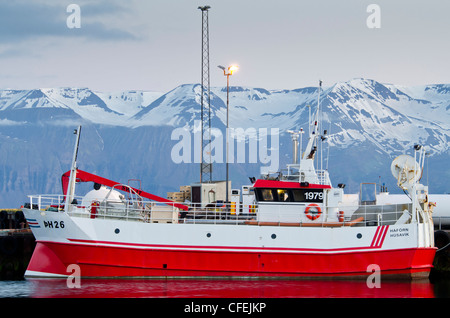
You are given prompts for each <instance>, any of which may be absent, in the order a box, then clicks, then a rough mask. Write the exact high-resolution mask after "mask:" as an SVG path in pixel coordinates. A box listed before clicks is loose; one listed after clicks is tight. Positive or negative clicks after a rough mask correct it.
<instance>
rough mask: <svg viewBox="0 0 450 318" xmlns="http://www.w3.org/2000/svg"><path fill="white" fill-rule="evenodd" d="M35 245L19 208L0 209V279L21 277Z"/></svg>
mask: <svg viewBox="0 0 450 318" xmlns="http://www.w3.org/2000/svg"><path fill="white" fill-rule="evenodd" d="M35 245H36V241H35V238H34V236H33V233H32V232H31V230H30V228H29V227H28V224H27V223H26V220H25V217H24V215H23V212H22V211H21V210H20V209H3V210H1V211H0V280H18V279H23V275H24V273H25V270H26V268H27V266H28V263H29V261H30V259H31V255H32V254H33V250H34V247H35Z"/></svg>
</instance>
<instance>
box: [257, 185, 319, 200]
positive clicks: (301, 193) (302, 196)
mask: <svg viewBox="0 0 450 318" xmlns="http://www.w3.org/2000/svg"><path fill="white" fill-rule="evenodd" d="M323 191H324V190H323V189H276V188H255V196H256V200H257V201H264V202H318V203H323Z"/></svg>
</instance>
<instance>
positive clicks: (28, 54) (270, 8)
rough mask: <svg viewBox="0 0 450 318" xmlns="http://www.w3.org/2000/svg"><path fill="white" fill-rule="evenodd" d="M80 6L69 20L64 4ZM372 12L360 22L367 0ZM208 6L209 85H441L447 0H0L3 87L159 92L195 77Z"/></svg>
mask: <svg viewBox="0 0 450 318" xmlns="http://www.w3.org/2000/svg"><path fill="white" fill-rule="evenodd" d="M71 3H74V4H77V5H79V7H80V9H81V15H80V20H81V27H80V28H73V29H70V28H68V27H67V23H66V20H67V18H68V17H69V16H70V15H71V13H68V12H67V11H66V9H67V6H68V5H69V4H71ZM372 3H375V4H378V5H379V8H380V10H381V15H380V18H381V19H380V26H381V27H380V28H375V29H371V28H368V26H367V23H366V20H367V18H368V17H369V16H370V15H371V13H368V12H367V6H368V5H369V4H372ZM201 5H210V6H211V9H210V11H209V32H210V66H211V71H210V72H211V86H224V85H226V79H225V77H224V76H223V73H221V70H220V69H218V68H217V65H219V64H221V65H225V66H227V65H230V64H232V63H235V64H238V65H239V66H240V69H239V71H238V72H236V73H235V74H234V75H233V76H232V78H231V85H243V86H250V87H263V88H266V89H293V88H299V87H306V86H315V85H317V82H318V80H319V79H321V80H322V81H323V82H324V86H331V85H333V84H334V83H336V82H340V81H347V80H350V79H352V78H355V77H365V78H370V79H374V80H377V81H380V82H387V83H395V84H400V85H421V84H432V83H450V18H449V16H450V1H448V0H428V1H412V0H370V1H366V0H340V1H337V0H322V1H320V0H315V1H312V0H310V1H301V0H276V1H269V0H226V1H225V0H205V1H197V0H196V1H193V0H165V1H164V0H127V1H125V0H122V1H119V0H97V1H92V0H91V1H87V0H69V1H65V0H19V1H17V0H16V1H6V0H0V89H4V88H14V89H30V88H41V87H67V86H75V87H89V88H91V89H93V90H100V91H105V92H106V91H120V90H132V89H136V90H151V91H160V92H167V91H168V90H171V89H173V88H175V87H176V86H178V85H180V84H185V83H198V82H200V79H201V78H200V76H201V74H200V66H201V11H200V10H198V9H197V8H198V6H201Z"/></svg>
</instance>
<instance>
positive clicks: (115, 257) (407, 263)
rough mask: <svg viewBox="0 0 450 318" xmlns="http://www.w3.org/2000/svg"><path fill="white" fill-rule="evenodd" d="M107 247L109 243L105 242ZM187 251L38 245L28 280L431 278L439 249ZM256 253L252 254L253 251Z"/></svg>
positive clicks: (128, 246)
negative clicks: (75, 274) (375, 271)
mask: <svg viewBox="0 0 450 318" xmlns="http://www.w3.org/2000/svg"><path fill="white" fill-rule="evenodd" d="M102 243H104V242H102ZM199 248H203V250H195V248H193V247H190V248H186V247H184V246H166V247H165V246H155V245H141V246H139V247H136V246H135V245H133V246H132V245H131V244H126V243H119V244H118V243H114V244H112V246H104V245H99V244H96V242H95V241H83V242H82V243H81V242H78V243H58V242H38V243H37V245H36V248H35V251H34V254H33V256H32V258H31V260H30V263H29V265H28V269H27V273H26V275H28V276H58V275H65V276H68V275H71V274H72V271H71V270H69V271H68V269H67V268H68V266H69V265H70V264H77V265H78V266H79V268H80V273H79V274H80V275H81V276H82V277H299V278H301V277H337V276H342V277H367V276H368V275H370V274H372V271H371V270H370V269H368V266H369V265H371V264H375V265H378V266H379V268H380V270H381V274H382V275H389V276H392V277H398V276H406V277H413V278H415V277H427V276H428V274H429V272H430V270H431V268H432V263H433V259H434V255H435V251H436V249H435V248H409V249H397V250H367V251H361V250H358V251H339V250H336V251H333V250H326V251H320V250H314V251H312V250H295V251H294V250H292V251H282V250H280V251H273V250H267V251H264V249H258V250H257V251H256V250H255V251H248V250H246V251H235V250H231V249H230V248H227V247H220V248H216V249H215V250H210V251H205V250H204V248H205V247H199ZM250 250H251V249H250Z"/></svg>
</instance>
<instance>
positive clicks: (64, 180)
mask: <svg viewBox="0 0 450 318" xmlns="http://www.w3.org/2000/svg"><path fill="white" fill-rule="evenodd" d="M69 178H70V170H69V171H67V172H66V173H64V174H63V175H62V177H61V184H62V188H63V194H64V195H66V193H67V187H68V185H69ZM90 181H92V182H95V183H98V184H101V185H104V186H107V187H115V188H116V189H118V190H122V191H125V192H130V188H131V189H132V190H133V191H135V192H136V193H137V194H139V195H140V196H142V197H144V198H147V199H150V200H154V201H157V202H162V203H166V204H169V205H173V206H175V207H177V208H179V209H182V210H184V211H187V210H188V209H189V207H188V206H186V205H184V204H180V203H176V202H174V201H171V200H169V199H165V198H162V197H159V196H157V195H154V194H151V193H148V192H145V191H142V190H139V189H135V188H133V187H128V186H124V185H123V184H121V183H119V182H115V181H112V180H109V179H106V178H103V177H100V176H97V175H95V174H92V173H89V172H86V171H83V170H77V175H76V182H90Z"/></svg>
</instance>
